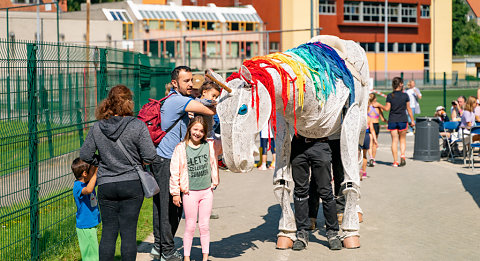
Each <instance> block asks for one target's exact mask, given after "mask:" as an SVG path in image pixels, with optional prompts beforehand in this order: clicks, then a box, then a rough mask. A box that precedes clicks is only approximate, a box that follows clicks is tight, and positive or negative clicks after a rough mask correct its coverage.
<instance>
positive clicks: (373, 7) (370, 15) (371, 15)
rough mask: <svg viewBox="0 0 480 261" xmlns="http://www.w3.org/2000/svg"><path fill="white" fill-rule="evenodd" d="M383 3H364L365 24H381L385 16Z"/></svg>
mask: <svg viewBox="0 0 480 261" xmlns="http://www.w3.org/2000/svg"><path fill="white" fill-rule="evenodd" d="M383 8H384V6H382V3H375V2H363V21H364V22H380V19H381V16H383V13H384V12H383Z"/></svg>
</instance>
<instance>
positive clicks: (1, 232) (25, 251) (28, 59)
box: [0, 39, 173, 260]
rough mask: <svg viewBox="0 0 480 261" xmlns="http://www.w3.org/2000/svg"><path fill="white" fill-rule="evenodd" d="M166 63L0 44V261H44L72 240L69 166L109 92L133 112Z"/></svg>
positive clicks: (152, 90)
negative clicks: (128, 98) (123, 91)
mask: <svg viewBox="0 0 480 261" xmlns="http://www.w3.org/2000/svg"><path fill="white" fill-rule="evenodd" d="M172 67H173V64H170V63H167V62H165V61H164V60H160V59H158V58H157V59H153V58H150V57H147V56H146V55H143V54H140V53H133V52H127V51H123V50H117V49H99V48H95V47H85V46H74V45H58V44H50V43H43V42H42V43H35V42H20V41H6V40H1V39H0V260H28V259H32V260H37V259H48V257H49V256H48V255H51V254H52V253H54V252H56V251H55V249H57V248H59V247H61V246H62V245H63V244H64V243H65V242H67V241H69V240H71V238H72V237H73V236H74V235H75V211H76V207H75V203H74V200H73V197H72V192H71V188H72V186H73V181H74V177H73V174H72V173H71V169H70V164H71V162H72V161H73V159H74V158H76V157H77V156H78V150H79V148H80V146H81V145H82V143H83V141H84V138H85V136H86V134H87V132H88V129H89V127H90V126H91V125H92V124H93V122H94V121H95V117H94V111H95V107H96V105H97V104H98V103H99V102H100V101H101V100H102V99H104V98H105V97H106V95H107V93H108V91H109V89H110V88H111V87H113V86H115V85H117V84H124V85H126V86H128V87H129V88H131V89H132V91H133V92H134V101H135V110H136V111H138V110H139V109H140V107H141V105H142V104H144V103H146V102H147V99H148V98H156V99H159V98H161V97H163V95H164V94H165V88H164V86H165V83H166V82H168V81H169V80H170V71H171V70H172V69H173V68H172Z"/></svg>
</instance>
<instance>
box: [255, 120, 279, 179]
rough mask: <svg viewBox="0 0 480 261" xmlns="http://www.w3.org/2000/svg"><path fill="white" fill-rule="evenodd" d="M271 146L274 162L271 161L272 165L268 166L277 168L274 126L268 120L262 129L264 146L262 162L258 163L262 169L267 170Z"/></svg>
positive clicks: (261, 142) (261, 138)
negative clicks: (268, 153)
mask: <svg viewBox="0 0 480 261" xmlns="http://www.w3.org/2000/svg"><path fill="white" fill-rule="evenodd" d="M269 138H270V144H269ZM269 147H270V151H271V152H272V162H271V163H270V166H268V168H269V169H275V139H274V136H273V132H272V128H271V127H270V124H269V122H267V124H265V126H264V127H263V128H262V130H261V131H260V148H262V152H261V153H262V156H261V157H260V162H259V163H258V164H257V166H258V169H260V170H267V152H268V148H269Z"/></svg>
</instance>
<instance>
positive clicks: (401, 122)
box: [373, 77, 415, 167]
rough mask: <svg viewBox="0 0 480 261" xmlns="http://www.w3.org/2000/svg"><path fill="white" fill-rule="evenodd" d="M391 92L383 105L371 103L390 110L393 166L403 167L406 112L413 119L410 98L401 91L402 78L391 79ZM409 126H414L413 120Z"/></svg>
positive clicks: (389, 122)
mask: <svg viewBox="0 0 480 261" xmlns="http://www.w3.org/2000/svg"><path fill="white" fill-rule="evenodd" d="M392 88H393V92H392V93H390V94H388V96H387V101H386V104H385V105H382V104H380V103H378V102H375V103H374V104H373V106H374V107H377V108H380V109H382V110H384V111H390V113H389V114H388V130H389V131H390V135H391V136H392V155H393V164H392V166H393V167H398V166H400V167H403V166H405V164H406V161H405V149H406V147H407V142H406V135H407V129H408V118H407V113H406V111H408V115H409V116H410V118H411V119H413V114H412V110H411V108H410V100H409V98H408V95H407V94H406V93H404V92H403V79H402V78H400V77H394V78H393V80H392ZM410 125H411V126H415V121H413V120H412V122H411V123H410ZM398 141H400V164H399V163H398V161H397V159H398Z"/></svg>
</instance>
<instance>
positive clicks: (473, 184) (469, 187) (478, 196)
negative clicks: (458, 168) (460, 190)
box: [457, 173, 480, 207]
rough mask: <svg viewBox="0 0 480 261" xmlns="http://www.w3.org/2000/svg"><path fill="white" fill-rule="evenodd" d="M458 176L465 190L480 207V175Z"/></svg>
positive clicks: (459, 174)
mask: <svg viewBox="0 0 480 261" xmlns="http://www.w3.org/2000/svg"><path fill="white" fill-rule="evenodd" d="M457 175H458V177H459V178H460V180H461V181H462V183H463V187H464V188H465V190H466V191H468V193H470V195H472V198H473V200H475V202H476V203H477V206H478V207H480V174H476V175H468V174H463V173H457Z"/></svg>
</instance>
